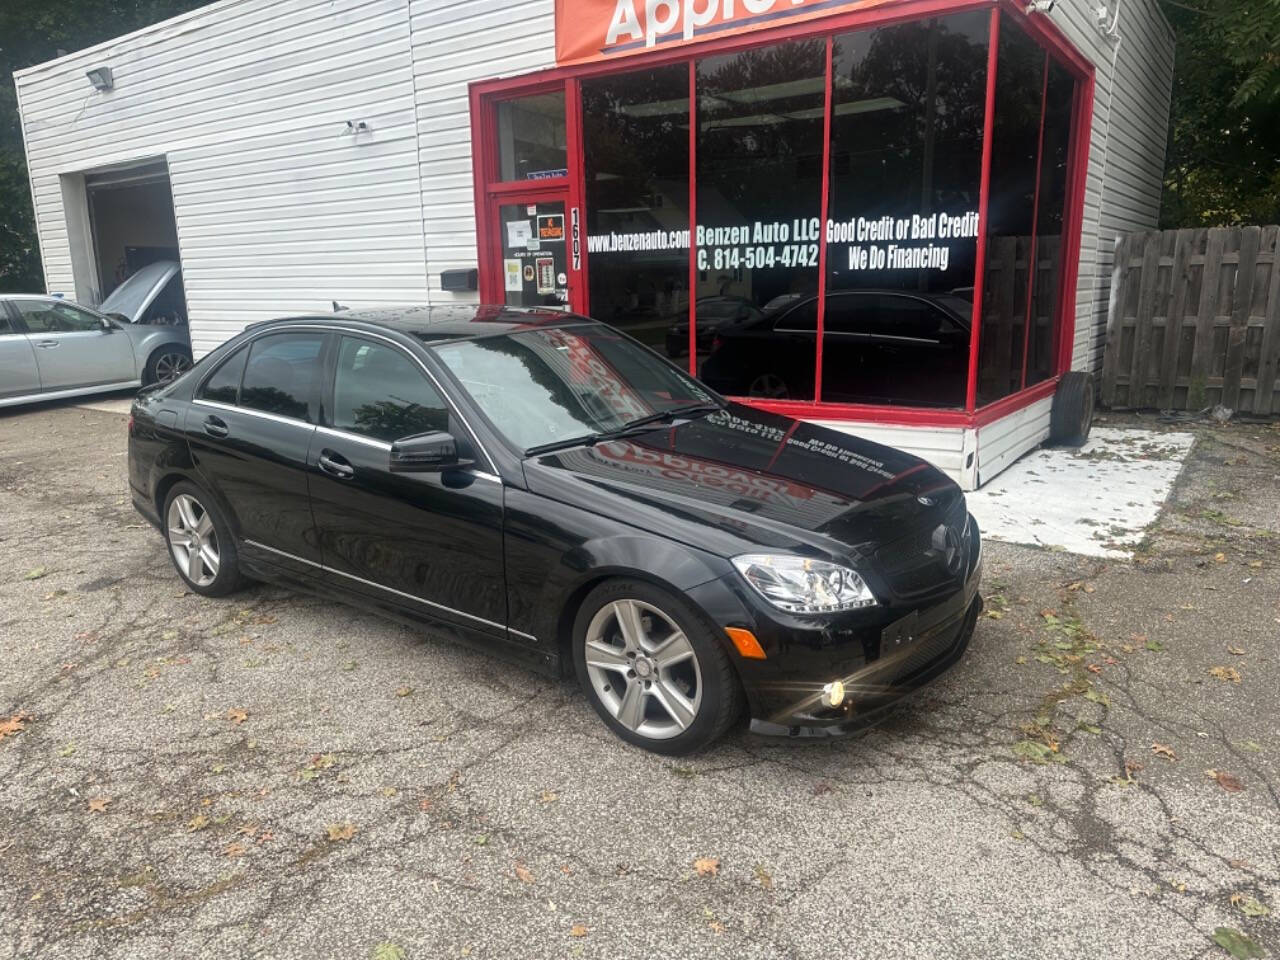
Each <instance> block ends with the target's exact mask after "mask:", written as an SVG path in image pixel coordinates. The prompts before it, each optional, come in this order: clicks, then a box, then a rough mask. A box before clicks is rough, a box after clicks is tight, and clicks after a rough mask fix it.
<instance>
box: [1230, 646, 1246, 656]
mask: <svg viewBox="0 0 1280 960" xmlns="http://www.w3.org/2000/svg"><path fill="white" fill-rule="evenodd" d="M1227 653H1229V654H1231V655H1232V656H1234V657H1243V656H1244V654H1245V650H1244V647H1227Z"/></svg>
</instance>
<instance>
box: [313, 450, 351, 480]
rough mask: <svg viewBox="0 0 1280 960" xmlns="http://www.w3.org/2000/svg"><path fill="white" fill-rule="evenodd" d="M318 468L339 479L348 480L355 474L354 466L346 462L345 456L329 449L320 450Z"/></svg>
mask: <svg viewBox="0 0 1280 960" xmlns="http://www.w3.org/2000/svg"><path fill="white" fill-rule="evenodd" d="M320 469H321V470H323V471H324V472H325V473H327V474H329V476H331V477H337V478H338V479H339V480H350V479H351V478H352V477H354V476H355V475H356V468H355V467H353V466H352V465H351V464H350V463H348V462H347V458H346V457H344V456H343V455H342V454H340V453H335V452H334V451H332V450H329V449H325V450H321V451H320Z"/></svg>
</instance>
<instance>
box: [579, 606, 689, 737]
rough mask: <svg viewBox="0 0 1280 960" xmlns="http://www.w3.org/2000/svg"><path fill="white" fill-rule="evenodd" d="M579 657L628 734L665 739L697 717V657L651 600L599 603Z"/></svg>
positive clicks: (680, 631) (601, 697)
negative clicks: (584, 661) (581, 654)
mask: <svg viewBox="0 0 1280 960" xmlns="http://www.w3.org/2000/svg"><path fill="white" fill-rule="evenodd" d="M584 655H585V658H586V666H587V676H588V677H589V678H590V680H591V685H592V687H593V689H594V690H595V693H596V696H597V697H599V699H600V702H601V703H602V704H603V705H604V707H605V709H606V710H608V711H609V713H610V715H611V716H613V718H614V719H615V720H617V721H618V722H619V723H620V724H622V725H623V726H624V727H626V728H627V729H628V730H630V731H632V732H633V733H636V734H639V735H640V736H642V737H648V738H650V739H653V740H666V739H669V738H671V737H675V736H678V735H679V734H681V733H683V732H684V731H685V730H687V729H688V728H689V725H690V724H691V723H693V721H694V720H695V719H696V718H697V716H698V708H699V707H700V706H701V705H702V670H701V668H700V666H699V664H698V656H697V654H696V653H695V652H694V649H693V645H692V644H691V643H690V642H689V638H688V637H687V636H685V633H684V631H683V630H681V629H680V627H679V625H678V624H676V622H675V621H674V620H673V619H672V618H671V617H670V616H668V615H667V614H666V613H663V612H662V611H661V610H659V609H658V608H657V607H655V606H653V605H652V604H649V603H645V602H643V601H641V600H615V601H614V602H612V603H607V604H605V605H604V606H603V607H601V608H600V609H599V610H598V611H597V612H596V615H595V616H594V617H592V618H591V622H590V623H589V624H588V625H587V636H586V644H585V648H584Z"/></svg>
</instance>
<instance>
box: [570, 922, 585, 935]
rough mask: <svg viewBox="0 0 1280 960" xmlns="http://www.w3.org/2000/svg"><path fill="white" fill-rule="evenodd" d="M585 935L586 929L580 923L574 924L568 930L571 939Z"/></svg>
mask: <svg viewBox="0 0 1280 960" xmlns="http://www.w3.org/2000/svg"><path fill="white" fill-rule="evenodd" d="M586 935H587V928H586V927H585V926H583V925H582V924H580V923H575V924H574V925H573V926H572V927H570V928H569V936H571V937H585V936H586Z"/></svg>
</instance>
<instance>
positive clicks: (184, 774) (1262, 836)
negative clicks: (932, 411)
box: [0, 405, 1280, 960]
mask: <svg viewBox="0 0 1280 960" xmlns="http://www.w3.org/2000/svg"><path fill="white" fill-rule="evenodd" d="M1107 419H1108V421H1109V422H1110V425H1124V424H1125V423H1132V422H1133V421H1132V420H1122V419H1119V418H1116V417H1108V418H1107ZM1144 425H1146V426H1150V425H1151V424H1150V421H1145V422H1144ZM1177 429H1194V430H1195V432H1196V434H1197V443H1196V446H1195V448H1194V450H1193V453H1192V455H1191V459H1190V460H1189V462H1188V466H1187V469H1186V470H1185V471H1184V473H1183V476H1182V478H1181V479H1180V481H1179V483H1178V485H1177V487H1176V488H1175V492H1174V495H1173V498H1172V500H1171V502H1170V503H1169V504H1168V505H1167V506H1166V508H1165V511H1164V513H1163V514H1162V517H1161V519H1160V520H1159V521H1158V523H1157V524H1156V526H1155V527H1154V528H1153V529H1152V531H1151V535H1150V536H1149V538H1148V539H1147V541H1146V542H1145V543H1144V544H1143V547H1142V550H1141V553H1140V554H1139V555H1138V556H1137V557H1136V558H1135V560H1134V561H1133V562H1128V561H1124V562H1118V561H1106V562H1103V561H1098V560H1091V559H1085V558H1081V557H1077V556H1073V555H1070V554H1065V553H1054V552H1048V551H1043V550H1034V549H1030V548H1023V547H1017V546H1009V545H1003V544H994V543H993V544H989V545H988V548H987V560H986V563H987V573H986V583H985V584H984V591H983V592H984V594H985V596H986V597H987V604H988V612H989V614H990V615H989V616H986V617H984V618H983V619H982V620H981V621H980V623H979V626H978V631H977V635H976V638H975V641H974V643H973V645H972V647H971V650H970V652H969V653H968V655H967V656H966V657H965V659H964V660H963V662H962V663H961V664H960V665H959V666H958V667H957V668H956V669H955V670H953V671H952V672H951V673H950V674H949V675H947V676H946V677H945V678H944V679H943V680H942V681H940V682H939V683H937V684H936V685H934V686H933V687H931V688H929V689H928V690H927V691H926V692H925V694H924V695H922V696H920V697H919V698H918V699H916V700H915V701H914V702H912V703H911V704H910V706H909V707H907V708H905V709H903V710H902V711H901V712H900V713H898V714H897V715H895V716H894V717H893V718H892V719H891V720H890V721H889V722H886V723H885V724H884V725H882V726H880V727H879V728H877V729H875V730H873V731H872V732H871V733H869V734H868V735H866V736H865V737H862V738H860V739H853V740H846V741H840V742H835V743H820V744H804V743H788V742H783V743H778V742H772V741H768V740H762V739H757V738H752V737H750V736H748V735H747V734H746V733H745V732H743V731H738V732H735V733H733V734H731V735H730V736H729V737H727V738H726V740H725V741H724V742H723V743H722V744H721V745H719V746H718V747H717V748H715V749H714V750H712V751H711V752H709V753H705V754H702V755H699V756H696V757H693V758H688V759H682V760H677V761H672V760H670V759H664V758H659V757H656V756H651V755H648V754H645V753H643V752H640V751H638V750H635V749H632V748H630V747H628V746H626V745H624V744H623V743H621V742H619V741H617V740H615V739H614V738H613V737H612V736H611V735H609V733H608V732H607V731H606V729H605V728H604V727H603V726H602V725H601V724H600V723H599V721H598V720H597V719H596V717H595V715H594V713H593V712H592V711H591V709H590V708H589V706H588V705H587V704H586V702H585V701H584V699H583V698H582V697H581V696H580V695H579V693H578V691H577V689H576V688H575V687H574V686H573V685H572V684H570V683H568V682H553V681H547V680H544V679H541V678H538V677H536V676H533V675H531V674H529V673H526V672H524V671H522V670H521V669H519V668H516V667H512V666H508V665H506V664H504V663H501V662H499V661H497V660H493V659H490V658H488V657H485V656H483V655H481V654H478V653H474V652H469V651H467V650H463V649H460V648H458V647H455V646H452V645H450V644H449V643H447V642H445V641H443V640H440V639H433V638H432V637H430V636H427V635H424V634H422V633H419V632H414V631H411V630H408V629H405V628H403V627H400V626H397V625H395V624H392V623H389V622H386V621H384V620H381V619H379V618H377V617H376V616H373V615H371V614H366V613H363V612H360V611H357V610H354V609H351V608H348V607H344V606H339V605H336V604H333V603H328V602H325V601H323V600H320V599H316V598H314V597H309V596H301V595H296V594H291V593H288V592H285V591H283V590H280V589H277V588H272V587H256V588H252V589H249V590H246V591H245V592H243V593H240V594H237V595H234V596H232V597H230V598H227V599H224V600H208V599H204V598H201V597H197V596H192V595H189V594H187V593H185V592H184V591H183V589H182V584H181V582H180V581H179V580H178V578H177V576H176V574H175V573H174V572H173V571H172V569H171V567H170V564H169V560H168V558H167V556H166V554H165V551H164V547H163V545H162V541H161V539H160V536H159V534H158V533H156V532H155V531H154V530H152V529H151V528H150V527H148V526H147V525H146V524H145V523H144V522H143V521H142V520H141V519H140V518H139V517H138V516H137V515H136V514H135V513H134V511H133V509H132V507H131V506H130V504H129V502H128V498H127V493H126V487H125V480H124V474H125V431H124V417H122V416H119V415H115V414H111V413H105V412H97V411H89V410H85V409H81V408H78V407H74V406H69V405H63V406H49V405H46V406H41V407H35V408H29V409H26V410H21V411H6V412H4V413H2V414H0V663H2V664H3V667H2V668H0V724H3V726H0V730H4V731H8V732H7V734H6V735H4V736H3V738H2V739H0V957H5V958H8V957H24V958H26V957H33V958H34V957H39V958H53V957H57V958H64V957H65V958H80V957H85V958H88V957H94V958H97V957H110V958H115V957H118V958H129V960H146V958H152V957H155V958H172V957H184V958H188V957H217V958H226V957H240V956H245V957H291V958H292V957H342V958H362V957H379V958H382V960H394V958H405V960H413V958H438V957H457V956H470V957H498V958H507V957H520V958H526V957H527V958H542V957H547V958H555V957H608V958H631V957H635V958H648V957H656V956H670V957H681V958H685V957H687V958H695V957H733V958H754V957H760V958H764V957H768V958H776V957H785V958H819V957H822V958H826V957H830V956H833V955H838V956H841V957H859V958H861V957H866V958H884V957H893V958H929V960H946V958H991V957H1019V958H1023V957H1054V958H1076V957H1079V958H1090V960H1096V958H1100V957H1103V958H1106V957H1125V958H1152V960H1175V958H1194V957H1206V958H1207V957H1226V956H1228V954H1227V952H1226V951H1225V950H1224V949H1223V948H1221V947H1219V946H1217V945H1215V944H1214V942H1213V939H1212V938H1213V936H1214V932H1215V930H1217V929H1218V928H1221V927H1226V928H1231V929H1232V930H1235V931H1239V933H1240V934H1242V935H1244V936H1247V937H1248V938H1250V940H1251V941H1252V942H1254V943H1256V944H1257V945H1258V946H1259V948H1260V949H1261V950H1264V951H1270V952H1271V953H1270V954H1269V955H1280V953H1277V952H1278V951H1280V919H1278V917H1280V795H1278V792H1277V791H1278V789H1280V729H1278V728H1280V720H1278V718H1280V683H1278V682H1277V681H1280V551H1278V550H1277V546H1278V545H1280V429H1277V428H1275V427H1267V426H1265V425H1263V426H1250V425H1231V426H1228V427H1219V426H1216V425H1214V426H1207V425H1199V426H1194V427H1190V428H1189V427H1187V426H1186V425H1178V427H1177ZM1217 668H1222V669H1217ZM1211 671H1212V672H1211ZM1237 678H1238V679H1237ZM1156 745H1159V747H1158V748H1156ZM1153 748H1156V749H1153ZM1206 771H1214V774H1213V775H1210V774H1208V773H1206ZM699 858H705V859H713V860H717V861H718V868H717V869H718V872H713V870H712V869H711V866H710V865H709V864H707V863H705V862H704V863H703V864H702V867H703V872H701V873H700V872H699V871H698V870H697V869H696V868H695V860H697V859H699ZM1268 911H1270V912H1269V913H1268Z"/></svg>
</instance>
